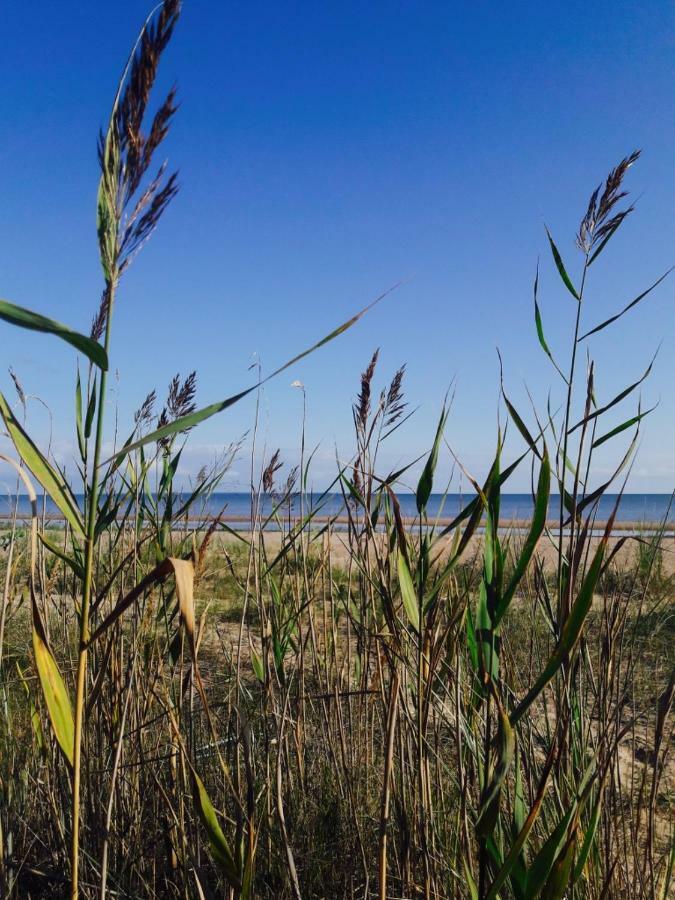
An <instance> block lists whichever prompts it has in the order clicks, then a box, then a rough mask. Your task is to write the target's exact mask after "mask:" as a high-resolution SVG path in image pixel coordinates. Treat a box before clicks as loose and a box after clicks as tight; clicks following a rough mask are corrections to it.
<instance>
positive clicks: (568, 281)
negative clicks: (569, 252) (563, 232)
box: [544, 226, 580, 300]
mask: <svg viewBox="0 0 675 900" xmlns="http://www.w3.org/2000/svg"><path fill="white" fill-rule="evenodd" d="M544 227H545V228H546V226H544ZM546 236H547V237H548V242H549V244H550V245H551V253H552V254H553V259H554V260H555V264H556V268H557V269H558V274H559V275H560V277H561V278H562V280H563V284H564V285H565V287H566V288H567V290H568V291H569V292H570V294H571V295H572V296H573V297H574V299H575V300H579V299H580V297H579V294H578V293H577V289H576V288H575V287H574V285H573V284H572V279H571V278H570V276H569V275H568V274H567V271H566V269H565V265H564V263H563V261H562V256H561V255H560V253H559V251H558V248H557V247H556V245H555V244H554V243H553V238H552V237H551V232H550V231H549V230H548V228H546Z"/></svg>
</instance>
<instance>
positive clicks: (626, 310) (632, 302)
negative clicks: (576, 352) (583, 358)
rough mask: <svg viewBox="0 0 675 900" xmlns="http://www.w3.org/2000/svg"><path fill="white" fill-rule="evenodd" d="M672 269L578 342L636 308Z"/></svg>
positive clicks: (583, 335) (582, 336)
mask: <svg viewBox="0 0 675 900" xmlns="http://www.w3.org/2000/svg"><path fill="white" fill-rule="evenodd" d="M673 268H675V267H674V266H671V268H670V269H668V271H667V272H664V274H663V275H661V277H660V278H657V279H656V281H655V282H654V284H652V285H650V286H649V287H648V288H647V290H646V291H643V292H642V293H641V294H638V296H637V297H636V298H635V300H631V302H630V303H628V304H627V305H626V306H624V308H623V309H622V310H620V312H618V313H616V315H614V316H610V317H609V319H605V321H604V322H601V323H600V324H599V325H596V326H595V328H591V330H590V331H587V332H586V333H585V334H582V335H581V337H580V338H579V340H580V341H583V340H585V339H586V338H587V337H590V336H591V335H592V334H597V332H598V331H602V330H603V328H607V326H608V325H611V324H612V322H616V321H617V319H620V318H621V316H623V315H625V314H626V313H627V312H628V310H629V309H632V308H633V307H634V306H637V305H638V303H639V302H640V301H641V300H644V298H645V297H647V296H648V295H649V294H651V292H652V291H653V290H654V288H656V287H658V286H659V285H660V284H661V282H662V281H663V280H664V279H665V278H667V277H668V276H669V275H670V273H671V272H672V271H673Z"/></svg>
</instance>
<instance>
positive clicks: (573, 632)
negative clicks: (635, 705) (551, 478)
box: [511, 507, 616, 725]
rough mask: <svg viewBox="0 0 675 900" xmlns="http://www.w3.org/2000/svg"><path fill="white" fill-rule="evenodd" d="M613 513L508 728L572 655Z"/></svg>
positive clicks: (597, 574)
mask: <svg viewBox="0 0 675 900" xmlns="http://www.w3.org/2000/svg"><path fill="white" fill-rule="evenodd" d="M615 513H616V507H615V510H614V512H613V513H612V515H611V517H610V519H609V521H608V523H607V527H606V529H605V533H604V535H603V537H602V539H601V541H600V544H599V545H598V548H597V550H596V551H595V555H594V557H593V561H592V562H591V565H590V566H589V568H588V572H587V573H586V577H585V578H584V581H583V583H582V585H581V588H580V589H579V594H578V595H577V598H576V600H575V601H574V604H573V606H572V609H571V610H570V614H569V617H568V619H567V621H566V622H565V625H564V626H563V630H562V633H561V635H560V640H559V642H558V646H557V647H556V649H555V651H554V652H553V655H552V656H551V658H550V659H549V661H548V663H547V664H546V667H545V668H544V671H543V672H542V673H541V675H540V676H539V678H538V679H537V680H536V682H535V683H534V684H533V685H532V687H531V688H530V690H529V691H528V692H527V694H526V695H525V697H524V698H523V699H522V700H521V701H520V703H519V704H518V706H517V707H516V708H515V709H514V711H513V712H512V713H511V724H512V725H515V724H516V723H517V722H518V721H519V720H520V719H521V718H522V717H523V715H524V714H525V713H526V712H527V710H528V709H529V708H530V706H531V705H532V703H534V701H535V700H536V698H537V697H538V696H539V694H540V693H541V692H542V691H543V689H544V688H545V687H546V685H547V684H548V683H549V681H550V680H551V679H552V678H553V676H554V675H555V673H556V672H557V671H558V669H559V668H560V666H561V665H562V664H563V663H564V662H565V661H566V660H568V659H569V658H570V656H571V654H572V651H573V650H574V647H575V646H576V643H577V641H578V639H579V636H580V634H581V629H582V627H583V624H584V621H585V620H586V615H587V614H588V611H589V609H590V608H591V603H592V601H593V591H594V590H595V586H596V584H597V582H598V578H599V577H600V571H601V568H602V561H603V558H604V555H605V550H606V548H607V541H608V539H609V535H610V534H611V531H612V527H613V525H614V515H615Z"/></svg>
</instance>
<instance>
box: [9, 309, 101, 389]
mask: <svg viewBox="0 0 675 900" xmlns="http://www.w3.org/2000/svg"><path fill="white" fill-rule="evenodd" d="M0 319H4V321H5V322H9V324H10V325H16V326H17V327H18V328H26V329H27V330H28V331H39V332H41V333H42V334H54V335H56V337H60V338H61V340H62V341H65V342H66V343H67V344H70V346H71V347H75V349H76V350H79V351H80V353H84V355H85V356H86V357H87V359H90V360H91V362H93V363H94V365H96V366H98V367H99V369H103V371H104V372H105V371H107V369H108V356H107V354H106V352H105V350H104V349H103V347H102V346H101V345H100V344H99V343H98V342H97V341H94V340H92V339H91V338H89V337H85V335H83V334H79V333H78V332H77V331H73V330H72V328H68V326H67V325H62V324H61V323H60V322H55V321H54V319H48V318H47V317H46V316H42V315H40V313H36V312H33V311H32V310H30V309H24V307H23V306H16V305H15V304H14V303H9V302H8V301H7V300H0Z"/></svg>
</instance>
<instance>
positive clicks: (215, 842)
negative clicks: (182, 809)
mask: <svg viewBox="0 0 675 900" xmlns="http://www.w3.org/2000/svg"><path fill="white" fill-rule="evenodd" d="M193 779H194V802H195V806H196V808H197V814H198V816H199V818H200V820H201V823H202V825H203V826H204V828H205V829H206V833H207V835H208V838H209V849H210V850H211V855H212V856H213V858H214V860H215V862H216V863H217V865H218V867H219V868H220V870H221V871H222V873H223V875H225V877H226V878H227V880H228V881H229V883H230V885H231V886H232V887H233V888H234V889H235V891H238V890H239V889H240V888H241V879H240V877H239V872H238V869H237V865H236V863H235V861H234V856H233V855H232V851H231V850H230V847H229V845H228V843H227V839H226V837H225V835H224V834H223V829H222V828H221V827H220V822H219V821H218V817H217V816H216V811H215V809H214V807H213V803H211V800H210V798H209V795H208V794H207V793H206V788H205V787H204V783H203V782H202V780H201V778H200V777H199V775H197V773H196V772H193Z"/></svg>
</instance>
